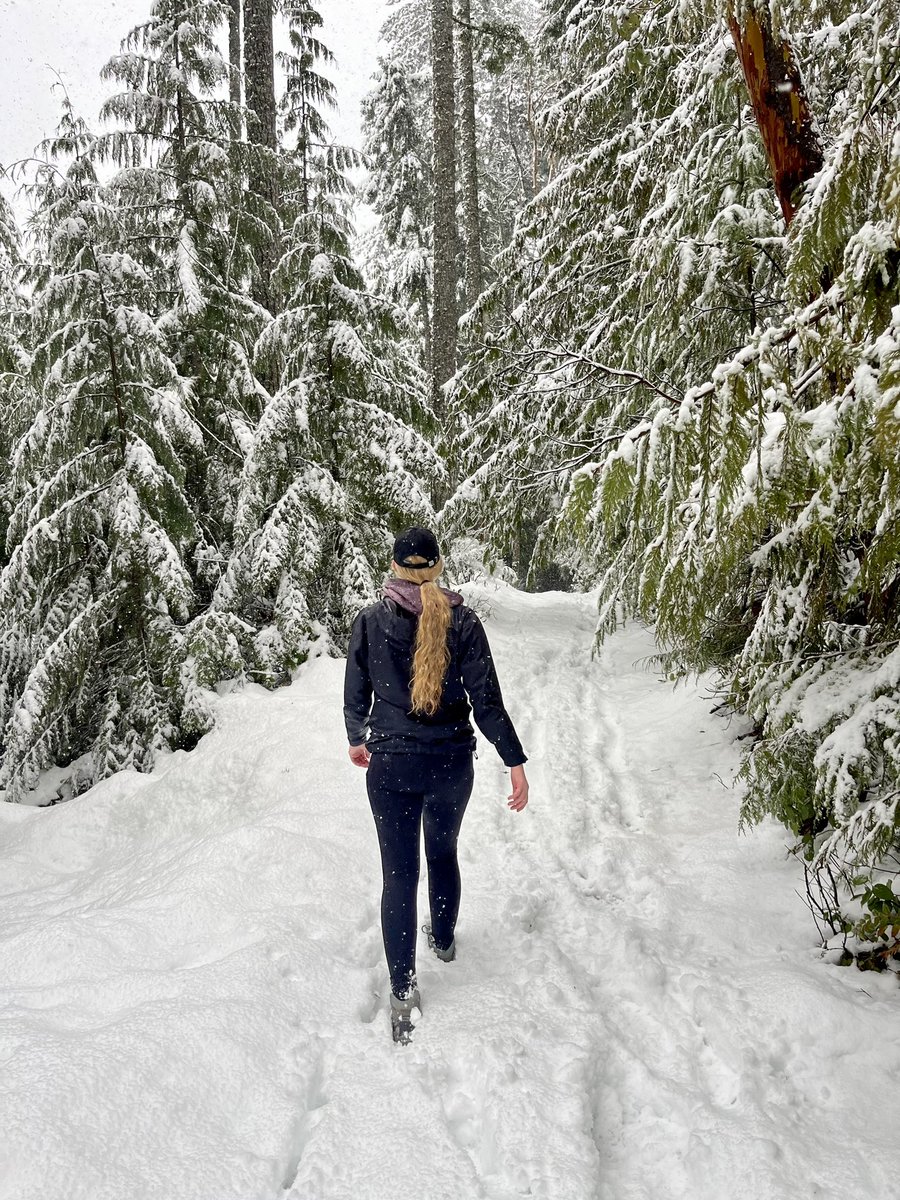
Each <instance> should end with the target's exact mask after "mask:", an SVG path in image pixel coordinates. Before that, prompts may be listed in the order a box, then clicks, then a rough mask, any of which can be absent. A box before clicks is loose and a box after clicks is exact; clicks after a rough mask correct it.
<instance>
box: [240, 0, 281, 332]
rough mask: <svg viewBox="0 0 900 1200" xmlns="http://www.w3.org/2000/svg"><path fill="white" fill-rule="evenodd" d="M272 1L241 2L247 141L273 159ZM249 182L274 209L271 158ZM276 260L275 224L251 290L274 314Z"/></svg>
mask: <svg viewBox="0 0 900 1200" xmlns="http://www.w3.org/2000/svg"><path fill="white" fill-rule="evenodd" d="M272 6H273V0H243V12H244V95H245V99H246V104H247V108H248V109H249V110H250V113H251V116H250V117H249V119H248V122H247V123H248V126H249V128H248V129H247V140H248V141H249V142H251V143H253V144H255V145H257V146H263V147H265V149H266V150H268V151H270V152H271V154H272V155H274V153H275V150H276V146H277V142H276V126H275V52H274V47H273V44H272V42H273V38H272ZM251 164H252V165H251V167H250V172H249V178H248V181H247V182H248V186H249V188H250V191H252V192H256V194H257V195H259V196H262V197H263V198H264V199H265V200H266V201H268V202H269V203H270V204H271V205H272V206H273V207H276V208H277V205H278V188H277V183H276V179H275V171H274V163H273V162H272V161H271V158H268V161H267V159H265V158H264V159H263V160H262V164H260V162H259V161H258V160H254V159H251ZM278 257H279V231H278V228H277V221H276V222H275V223H274V226H273V228H272V242H271V245H269V246H268V247H266V249H265V250H264V251H262V252H261V254H260V258H259V279H258V281H257V283H256V285H255V286H254V294H255V298H256V300H257V301H258V302H259V303H260V304H263V305H264V306H265V307H266V308H268V309H269V310H270V311H274V307H275V298H274V294H273V288H272V272H273V271H274V270H275V266H276V264H277V262H278Z"/></svg>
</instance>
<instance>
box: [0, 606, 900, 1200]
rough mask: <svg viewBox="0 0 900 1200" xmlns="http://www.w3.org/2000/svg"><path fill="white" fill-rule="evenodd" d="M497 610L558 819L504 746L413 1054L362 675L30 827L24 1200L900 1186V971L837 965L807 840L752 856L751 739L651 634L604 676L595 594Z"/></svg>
mask: <svg viewBox="0 0 900 1200" xmlns="http://www.w3.org/2000/svg"><path fill="white" fill-rule="evenodd" d="M468 592H469V596H470V597H471V598H472V601H473V603H475V604H476V605H477V606H478V607H479V608H480V610H481V611H482V612H483V613H484V615H485V623H486V627H487V629H488V633H489V636H490V638H491V641H492V644H493V646H494V649H495V654H496V658H497V660H498V667H499V672H500V677H501V681H502V684H503V688H504V694H505V697H506V700H507V703H508V706H509V708H510V711H511V713H512V715H513V717H514V719H515V721H516V723H517V726H518V728H519V731H520V734H521V736H522V740H523V742H524V744H525V747H526V750H527V751H528V753H529V754H530V756H531V761H530V763H529V765H528V774H529V778H530V782H531V787H532V802H531V804H530V806H529V808H528V809H527V810H526V811H525V812H524V813H522V814H518V815H517V814H513V813H510V812H509V811H508V810H507V808H506V805H505V797H506V794H507V792H508V790H509V789H508V786H507V782H508V780H507V777H506V775H505V773H504V770H503V768H502V766H501V764H500V762H499V760H498V759H497V758H496V756H495V755H494V753H493V750H492V749H491V748H490V747H486V746H482V748H481V752H480V759H479V761H478V763H477V764H476V766H477V781H476V790H475V794H474V796H473V800H472V802H471V805H470V809H469V812H468V814H467V817H466V821H465V823H464V826H463V835H462V846H461V865H462V871H463V884H464V897H463V908H462V915H461V919H460V924H459V929H458V946H459V957H458V959H457V961H456V962H455V963H452V964H449V965H444V964H441V963H439V962H438V961H437V960H436V959H434V958H433V957H430V956H429V954H428V952H427V948H424V947H422V946H420V952H419V978H420V985H421V989H422V997H423V1008H424V1015H423V1019H422V1021H421V1023H420V1025H419V1027H418V1029H417V1031H416V1035H415V1040H414V1042H413V1044H412V1045H410V1046H408V1047H395V1046H394V1045H393V1044H392V1043H391V1042H390V1038H389V1032H388V1017H387V1009H386V990H387V985H386V972H385V968H384V963H383V956H382V947H381V938H380V931H379V923H378V895H379V870H378V855H377V847H376V841H375V836H374V829H373V828H372V824H371V817H370V814H369V811H368V806H367V803H366V799H365V787H364V778H363V775H362V772H361V771H359V770H358V769H356V768H354V767H353V766H352V765H351V764H350V763H349V761H348V759H347V758H346V748H345V740H344V736H343V729H342V722H341V714H340V687H341V679H342V670H343V667H342V664H341V663H340V662H336V661H333V660H327V659H316V660H313V661H311V662H309V663H308V664H306V665H305V666H304V667H303V668H302V669H301V671H300V672H299V677H298V679H297V681H296V682H295V684H294V685H293V686H292V687H290V688H288V689H284V690H282V691H279V692H275V693H274V694H269V693H265V692H263V691H262V690H260V689H257V688H248V689H245V690H243V691H240V692H237V693H235V694H232V695H230V696H228V697H225V698H224V699H223V700H222V702H221V706H220V723H219V725H218V727H217V729H216V730H215V731H214V732H213V733H212V734H211V735H209V736H208V737H207V738H205V739H204V740H203V742H202V743H201V744H200V746H199V747H198V748H197V749H196V750H195V751H194V752H193V753H191V754H183V753H179V754H176V755H173V756H172V757H171V758H169V759H168V760H167V761H166V762H165V763H163V764H161V766H160V768H159V769H158V771H157V772H156V774H154V775H153V776H151V777H141V776H137V775H135V774H132V773H126V774H123V775H120V776H118V777H117V778H115V779H111V780H108V781H106V782H105V783H104V784H102V785H100V786H98V787H96V788H94V789H93V790H92V791H91V792H89V793H87V794H85V795H83V796H81V797H79V798H78V799H76V800H74V801H72V802H70V803H68V804H64V805H58V806H56V807H54V808H52V809H48V810H36V809H29V808H17V807H13V806H9V805H3V806H0V835H2V839H3V844H2V850H0V892H2V897H0V919H2V927H0V1130H2V1134H0V1197H2V1200H123V1198H124V1197H128V1200H395V1198H396V1197H402V1196H414V1197H419V1198H421V1200H482V1198H484V1200H517V1198H519V1197H536V1198H540V1200H595V1198H596V1200H600V1198H602V1200H682V1198H683V1200H754V1198H759V1200H804V1198H806V1197H821V1198H826V1200H855V1198H856V1197H859V1198H862V1197H865V1198H866V1200H896V1197H897V1195H898V1194H900V1179H898V1175H897V1170H896V1165H895V1151H894V1149H893V1146H894V1141H895V1135H896V1123H895V1116H896V1104H895V1102H894V1101H895V1097H896V1080H897V1077H898V1070H900V1021H898V1003H900V996H898V991H897V988H896V980H894V979H893V978H880V977H872V976H863V975H860V974H858V973H857V972H855V971H845V970H840V969H838V968H835V967H831V966H828V965H826V964H825V963H823V962H822V960H821V959H820V958H819V956H818V955H817V953H816V952H815V951H814V949H813V948H812V945H813V939H812V933H813V930H812V926H811V923H810V921H809V918H808V915H807V913H806V910H805V909H804V908H803V905H802V904H801V902H800V900H799V899H798V898H797V896H796V895H795V892H794V888H795V887H796V886H797V884H798V882H799V869H798V867H797V865H796V864H795V863H792V862H787V861H785V856H784V851H783V839H782V838H781V836H780V834H779V832H778V831H777V830H776V829H775V828H774V827H769V828H766V829H765V830H763V831H762V832H760V833H757V834H754V835H752V836H751V837H747V838H739V837H738V834H737V810H738V803H739V797H738V795H737V793H736V792H735V791H734V790H733V789H731V788H729V787H728V786H726V785H727V784H728V783H729V781H730V779H731V777H732V776H733V772H734V768H735V764H736V760H737V751H736V748H735V745H734V739H735V737H736V735H737V733H738V732H739V731H738V730H737V729H735V728H734V727H728V726H726V724H725V723H724V721H723V720H722V719H721V718H720V717H718V716H714V715H711V713H710V709H711V707H712V703H711V701H710V699H709V698H708V697H706V696H704V694H703V692H702V689H700V688H696V687H687V688H680V689H679V690H677V691H673V690H672V688H671V687H670V686H669V685H665V684H662V683H660V682H659V681H658V680H657V678H656V676H655V675H654V674H653V673H652V672H648V671H647V670H646V669H644V667H643V666H642V664H641V663H640V661H639V660H641V659H642V658H644V657H645V656H647V655H648V654H650V653H651V652H652V643H651V641H650V639H649V637H648V635H647V634H646V633H644V632H642V631H639V630H631V631H629V632H626V633H623V634H620V635H617V636H616V637H615V638H614V639H612V640H611V642H610V643H609V644H608V645H607V647H606V648H604V650H603V651H602V652H601V653H600V655H599V656H598V657H597V658H595V659H593V660H592V659H591V657H590V646H591V639H592V632H593V625H594V615H595V614H594V608H593V604H592V602H591V599H590V598H589V597H585V596H569V595H560V594H556V593H553V594H547V595H542V596H526V595H522V594H519V593H516V592H514V591H512V590H511V589H509V588H506V587H490V588H481V589H476V588H471V587H470V588H469V589H468ZM420 903H421V909H420V914H421V917H424V916H425V915H426V912H427V910H426V907H425V903H426V898H425V892H424V882H423V888H422V891H421V893H420ZM422 940H423V941H424V939H422Z"/></svg>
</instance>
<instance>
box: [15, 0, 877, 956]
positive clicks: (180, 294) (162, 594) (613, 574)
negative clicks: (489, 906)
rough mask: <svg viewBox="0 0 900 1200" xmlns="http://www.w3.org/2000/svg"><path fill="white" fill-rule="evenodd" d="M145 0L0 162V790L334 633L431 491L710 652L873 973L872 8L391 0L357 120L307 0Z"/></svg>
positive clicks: (261, 676) (440, 511)
mask: <svg viewBox="0 0 900 1200" xmlns="http://www.w3.org/2000/svg"><path fill="white" fill-rule="evenodd" d="M324 2H325V0H323V4H324ZM147 9H148V13H147V19H146V22H145V23H144V24H141V25H139V26H137V27H136V28H135V29H133V30H132V31H131V32H130V33H126V36H125V37H124V40H123V41H122V43H121V45H120V47H119V50H118V52H117V53H116V52H115V45H112V46H111V47H110V54H111V57H110V59H109V62H108V64H107V65H106V67H105V68H104V70H103V74H102V82H103V86H104V88H105V95H106V96H107V99H106V100H105V102H104V103H103V106H102V109H101V111H100V112H99V114H94V113H80V112H79V111H77V110H76V108H75V106H74V105H73V103H72V101H71V99H70V98H69V97H68V96H67V94H66V93H65V92H64V91H63V90H60V91H59V93H58V102H59V106H60V117H59V125H58V129H57V131H56V133H55V134H54V135H53V136H52V137H50V138H48V139H47V140H46V141H45V142H44V143H43V144H42V145H41V146H39V147H38V148H37V150H36V151H35V155H34V157H33V158H31V159H30V160H27V161H22V162H19V163H17V164H13V163H9V162H4V166H5V168H6V175H7V182H8V183H9V184H10V185H14V186H16V187H18V188H19V189H20V190H19V191H18V193H17V199H16V206H15V210H14V209H13V208H12V207H10V206H9V205H8V204H6V202H3V204H2V206H0V404H2V406H3V420H2V424H0V442H2V446H0V450H2V455H0V460H2V463H3V472H4V475H3V504H2V510H0V537H2V543H0V544H2V551H0V553H2V564H3V569H2V576H0V673H2V682H0V750H2V768H0V786H2V787H3V789H4V792H5V796H6V798H7V799H9V800H17V801H27V800H28V799H29V797H33V795H34V787H35V785H36V783H37V781H38V779H39V777H40V774H41V772H42V771H44V770H46V769H47V768H48V767H50V766H52V765H54V764H56V765H66V766H69V767H70V768H71V771H70V782H69V785H68V793H69V794H71V793H72V792H79V791H81V790H84V789H85V788H87V787H89V786H91V784H92V783H94V782H95V781H97V780H99V779H101V778H103V777H105V776H107V775H109V774H111V773H112V772H114V771H116V770H119V769H121V768H124V767H133V768H136V769H138V770H146V769H149V768H150V766H152V763H153V761H154V758H155V757H156V756H157V755H158V754H159V752H160V751H162V750H165V749H171V748H176V747H185V748H190V747H191V746H193V745H195V744H196V742H197V740H198V739H199V738H200V737H201V736H202V735H203V734H204V733H205V732H206V731H207V730H208V729H209V727H210V724H211V721H212V712H211V706H210V702H209V696H210V689H212V688H214V687H215V685H216V684H217V683H220V682H221V681H223V680H225V679H234V678H242V677H246V678H251V679H253V680H255V681H257V682H262V683H264V684H266V685H267V686H277V685H278V684H280V683H284V682H286V681H288V680H289V678H290V674H291V671H292V670H293V669H294V668H295V667H296V666H297V665H298V664H299V663H301V662H302V661H303V660H304V659H305V658H306V657H307V656H308V655H309V654H310V653H311V652H312V651H316V652H322V651H323V650H324V651H326V652H329V653H335V654H339V653H341V651H342V649H343V647H344V639H345V637H346V631H347V629H348V627H349V623H350V621H351V620H352V617H353V616H354V615H355V613H356V612H357V611H358V610H359V608H361V607H362V606H363V605H365V604H367V603H369V602H371V600H372V599H373V598H374V596H375V595H376V594H377V590H378V586H379V583H380V580H381V576H382V572H383V566H384V562H385V561H386V555H387V553H388V552H389V548H390V541H391V536H392V533H393V532H394V531H395V530H396V529H397V528H398V527H400V526H402V525H404V524H408V523H411V522H422V523H428V524H434V525H436V526H437V527H438V529H439V530H440V532H441V534H442V536H443V537H444V538H445V539H446V540H447V541H448V543H449V542H450V540H451V539H454V538H457V539H462V538H463V537H465V538H468V539H472V538H474V539H476V540H477V542H478V543H479V544H481V545H483V546H484V547H486V549H487V553H488V556H489V558H490V559H491V561H492V562H494V563H499V562H504V563H506V564H507V565H508V567H509V568H510V569H511V570H512V571H513V572H515V574H516V576H517V578H518V580H519V581H520V583H521V584H522V585H523V586H527V587H547V586H561V587H571V588H579V589H596V591H597V594H598V598H599V620H598V635H599V636H601V637H602V636H603V635H604V634H605V633H607V632H608V631H609V630H610V629H612V628H613V627H614V626H615V625H616V624H617V623H618V622H619V621H621V620H623V619H625V618H627V617H632V616H636V617H640V618H642V619H644V620H647V621H650V622H652V623H653V624H654V626H655V629H656V633H657V639H658V643H659V646H660V659H659V664H658V665H659V666H660V667H661V668H662V669H663V670H664V671H665V672H667V673H668V674H669V675H671V676H672V677H673V678H677V677H678V676H679V675H680V674H682V673H685V672H695V671H708V670H712V671H714V672H716V677H717V678H718V679H719V681H720V690H721V703H722V704H723V705H726V706H729V707H731V708H733V709H735V710H737V711H741V712H744V713H748V714H749V715H750V716H751V717H752V718H753V721H754V734H753V737H752V738H751V739H749V741H748V745H747V749H746V754H745V760H744V777H745V783H746V799H745V801H744V806H743V813H744V818H745V820H747V821H758V820H761V819H762V818H763V817H765V816H768V815H771V816H774V817H776V818H777V819H779V820H781V821H782V822H783V823H784V824H785V826H786V827H787V828H788V829H789V830H790V832H791V835H792V838H793V845H794V847H795V849H796V852H797V856H798V859H799V860H800V862H801V863H802V864H803V869H804V873H805V877H806V884H807V896H808V900H809V904H810V907H811V909H812V912H813V915H814V916H815V918H816V921H817V924H818V926H819V930H820V934H821V937H822V940H823V942H828V943H832V942H833V941H834V940H835V939H837V941H838V942H839V943H840V945H841V946H842V947H843V948H844V952H845V961H848V962H851V961H856V962H857V963H858V964H859V965H865V966H872V967H881V966H885V965H890V964H892V963H893V964H894V965H896V961H897V956H898V951H900V894H898V890H895V888H894V886H893V881H894V880H895V878H896V875H897V871H898V869H900V720H898V692H900V634H898V625H900V620H898V614H900V570H898V565H900V553H898V552H900V526H898V502H900V495H898V492H900V449H898V447H900V440H898V435H900V295H898V276H900V22H898V20H897V9H896V0H868V2H865V0H864V2H861V3H850V2H848V0H617V2H615V3H613V2H612V0H577V2H575V0H545V3H539V2H538V0H502V2H501V0H456V3H455V4H453V3H452V2H451V0H400V2H399V3H396V4H394V5H392V6H391V7H390V10H389V12H388V14H387V17H386V22H385V26H384V30H383V35H382V57H381V58H380V59H379V61H378V63H377V69H376V64H374V63H373V64H372V66H373V70H375V74H374V76H373V78H372V79H371V81H370V88H369V92H368V95H367V97H366V99H365V101H364V104H363V129H364V145H363V147H362V153H360V152H359V150H357V149H356V148H353V147H349V146H346V145H344V144H343V143H342V142H341V140H340V139H337V138H335V137H334V135H333V134H332V132H331V130H330V127H329V120H330V118H331V117H332V115H333V112H334V105H335V101H336V95H335V89H334V86H333V84H332V82H331V80H330V77H329V74H328V71H329V67H330V64H331V62H332V48H330V47H328V46H327V45H326V44H325V42H324V40H323V36H322V17H321V14H320V11H319V7H318V6H317V5H316V4H313V3H306V2H304V3H300V4H290V3H283V4H278V5H273V3H272V0H243V2H242V3H241V2H239V0H155V2H151V0H147ZM113 36H114V35H113ZM333 49H334V50H335V51H336V52H337V53H338V54H340V53H341V47H339V46H336V47H333ZM358 180H361V181H362V182H361V183H359V184H357V182H356V181H358ZM360 196H361V199H362V201H363V202H364V204H365V205H366V209H367V211H368V212H369V214H370V218H369V219H368V220H367V221H366V222H365V224H366V229H365V231H364V232H363V233H362V234H361V235H358V234H357V233H356V230H355V229H354V225H353V214H354V205H355V204H356V202H357V201H358V199H359V198H360ZM456 544H457V545H458V546H459V547H461V549H460V550H459V551H458V553H457V560H456V561H455V562H453V563H451V565H452V566H453V567H455V569H456V570H457V572H459V573H464V572H465V570H466V564H467V561H468V559H467V557H466V555H467V553H470V551H471V544H472V543H471V541H469V542H464V541H458V542H457V543H456ZM465 546H468V547H469V551H465V550H464V549H462V547H465Z"/></svg>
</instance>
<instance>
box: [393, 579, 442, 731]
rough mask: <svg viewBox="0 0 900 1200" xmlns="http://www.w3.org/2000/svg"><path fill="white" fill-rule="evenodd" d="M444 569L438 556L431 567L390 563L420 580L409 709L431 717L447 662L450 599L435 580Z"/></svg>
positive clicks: (414, 581)
mask: <svg viewBox="0 0 900 1200" xmlns="http://www.w3.org/2000/svg"><path fill="white" fill-rule="evenodd" d="M443 569H444V560H443V559H441V558H439V559H438V560H437V562H436V563H435V564H434V566H433V567H427V566H423V567H408V566H407V567H403V566H401V565H400V564H399V563H395V562H394V563H391V570H392V571H393V572H394V574H395V575H396V576H397V578H398V579H408V580H409V581H410V582H411V583H418V584H421V589H420V590H421V593H422V615H421V617H419V625H418V628H417V629H416V649H415V654H414V655H413V671H412V688H411V694H412V710H413V712H420V713H424V714H425V715H426V716H429V717H433V716H434V714H435V713H436V712H437V710H438V709H439V708H440V705H441V695H442V694H443V691H444V676H445V675H446V674H447V667H448V666H449V665H450V646H449V644H448V638H447V630H448V628H449V627H450V603H449V601H448V600H447V597H446V596H445V595H444V593H443V592H442V591H441V589H440V588H439V587H438V585H437V583H436V582H435V580H436V579H437V577H438V576H439V575H440V573H441V571H443Z"/></svg>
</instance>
